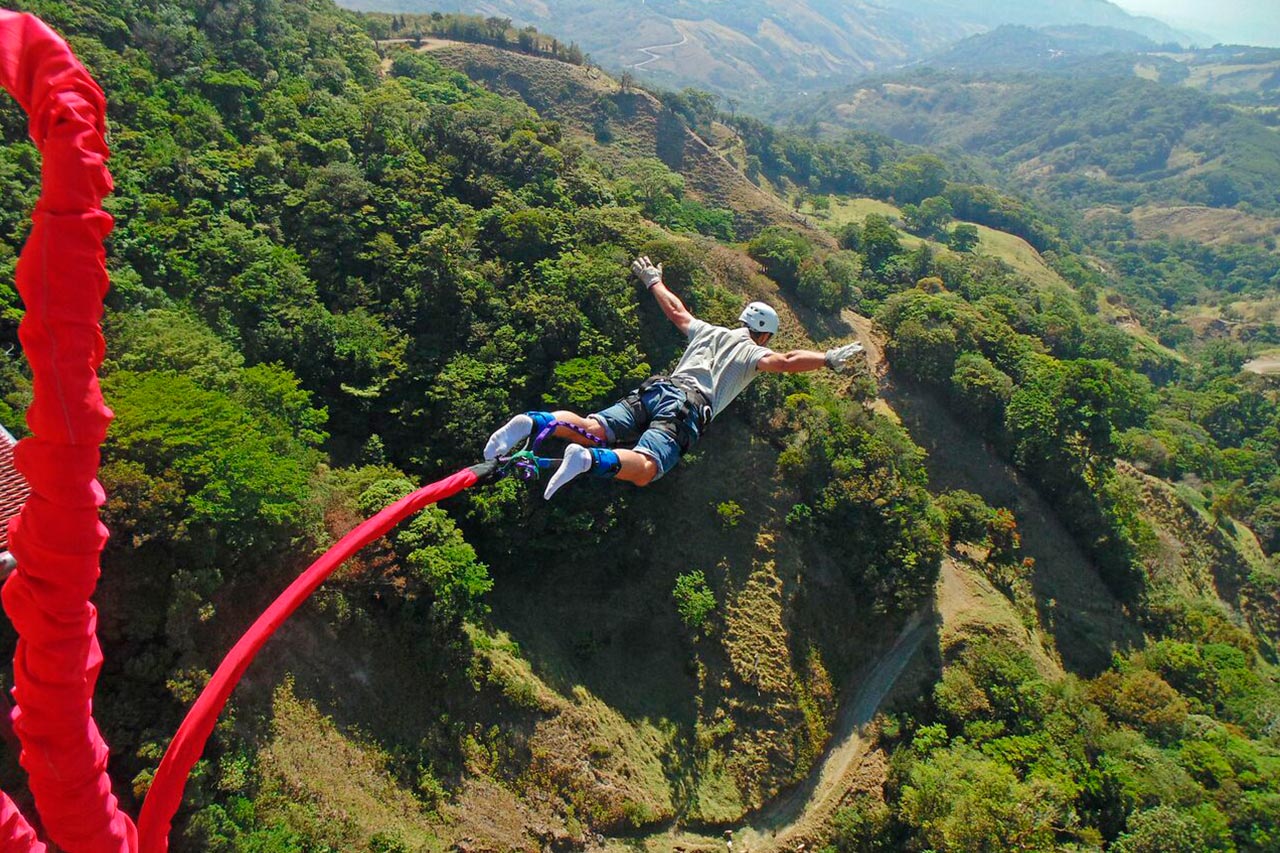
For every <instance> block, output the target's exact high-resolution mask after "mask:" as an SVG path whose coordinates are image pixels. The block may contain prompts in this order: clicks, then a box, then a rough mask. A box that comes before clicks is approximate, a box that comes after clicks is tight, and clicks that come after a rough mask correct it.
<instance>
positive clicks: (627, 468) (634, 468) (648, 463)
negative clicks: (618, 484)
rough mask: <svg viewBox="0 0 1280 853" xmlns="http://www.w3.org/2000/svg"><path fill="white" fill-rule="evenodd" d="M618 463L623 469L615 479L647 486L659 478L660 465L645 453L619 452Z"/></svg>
mask: <svg viewBox="0 0 1280 853" xmlns="http://www.w3.org/2000/svg"><path fill="white" fill-rule="evenodd" d="M614 452H615V453H617V454H618V461H619V462H621V463H622V468H621V469H619V471H618V473H617V474H615V475H614V479H617V480H625V481H627V482H628V483H634V484H635V485H637V486H647V485H649V484H650V483H651V482H653V478H654V477H656V476H658V463H657V462H654V461H653V460H652V459H650V458H649V457H648V456H645V455H644V454H643V453H637V452H636V451H634V450H617V451H614Z"/></svg>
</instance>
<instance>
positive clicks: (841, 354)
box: [823, 341, 866, 373]
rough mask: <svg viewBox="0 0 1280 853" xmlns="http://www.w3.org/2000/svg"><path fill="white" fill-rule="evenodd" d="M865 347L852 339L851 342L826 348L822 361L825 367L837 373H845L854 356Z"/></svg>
mask: <svg viewBox="0 0 1280 853" xmlns="http://www.w3.org/2000/svg"><path fill="white" fill-rule="evenodd" d="M865 349H866V348H865V347H864V346H863V345H862V344H860V343H858V342H857V341H854V342H853V343H851V344H845V345H844V346H842V347H836V348H835V349H829V350H827V355H826V358H824V359H823V361H825V362H826V364H827V367H829V368H831V369H832V370H834V371H836V372H837V373H846V372H848V371H849V370H850V369H851V368H852V366H853V360H854V357H855V356H859V355H861V354H862V353H863V352H864V351H865Z"/></svg>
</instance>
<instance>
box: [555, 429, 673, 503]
mask: <svg viewBox="0 0 1280 853" xmlns="http://www.w3.org/2000/svg"><path fill="white" fill-rule="evenodd" d="M551 414H552V415H553V416H555V419H556V420H558V421H563V422H564V423H567V424H573V425H574V426H576V427H578V428H579V429H582V430H585V431H586V432H589V433H590V434H591V435H594V436H595V437H596V438H598V439H600V440H601V441H605V440H606V438H607V436H606V435H605V431H604V426H602V425H601V423H600V422H599V421H598V420H596V419H595V418H585V417H583V416H582V415H576V414H574V413H573V412H552V413H551ZM555 435H556V438H563V439H565V440H566V441H571V442H573V443H574V444H582V445H585V446H587V447H595V446H596V445H595V444H594V443H593V442H591V441H590V440H589V439H587V438H584V437H583V436H582V435H580V434H579V433H577V432H574V431H573V430H571V429H565V428H564V427H558V428H557V429H556V432H555ZM616 452H617V454H618V461H619V462H620V463H622V468H621V470H619V471H618V473H617V475H615V479H618V480H625V481H626V482H628V483H634V484H635V485H637V486H647V485H649V483H651V482H652V481H653V478H654V477H656V476H658V463H656V462H654V461H653V460H652V459H651V458H649V457H648V456H645V455H644V454H643V453H637V452H636V451H634V450H617V451H616Z"/></svg>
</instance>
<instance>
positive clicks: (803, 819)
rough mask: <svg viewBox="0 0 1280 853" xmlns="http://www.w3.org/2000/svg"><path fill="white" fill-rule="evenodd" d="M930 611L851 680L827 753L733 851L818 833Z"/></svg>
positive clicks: (744, 831)
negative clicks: (854, 688)
mask: <svg viewBox="0 0 1280 853" xmlns="http://www.w3.org/2000/svg"><path fill="white" fill-rule="evenodd" d="M929 613H930V608H929V607H927V606H926V607H925V608H923V609H921V610H919V611H917V612H916V613H914V614H912V616H911V618H910V619H908V620H907V623H906V624H905V625H904V626H903V627H902V630H901V631H900V632H899V633H898V637H897V639H896V640H895V641H894V644H893V646H892V647H891V648H890V649H889V650H888V651H887V652H885V654H884V655H882V656H881V658H880V659H879V660H878V661H877V662H876V664H875V666H874V667H873V668H872V669H871V671H870V672H869V673H866V674H865V675H862V676H861V677H860V678H857V679H854V683H856V684H857V685H858V689H857V691H856V692H855V693H854V694H853V696H852V697H850V698H849V700H848V701H846V702H845V703H843V705H842V707H841V709H840V713H839V715H838V717H837V719H836V724H835V732H834V734H833V736H832V738H831V742H830V744H828V746H827V750H826V752H824V753H823V755H822V757H821V759H819V761H818V763H817V764H816V765H815V766H814V768H813V770H812V771H810V773H809V776H808V778H807V779H805V781H804V782H803V783H802V784H800V785H798V786H797V787H795V788H793V789H791V790H790V791H788V792H787V793H785V794H783V795H782V796H781V797H778V798H777V799H776V800H774V801H773V802H771V803H769V804H768V805H767V806H765V807H764V808H763V809H761V810H760V811H758V812H756V813H754V814H753V815H750V816H749V817H748V819H747V823H746V825H745V826H742V827H740V828H737V829H734V830H733V842H734V849H735V850H738V851H751V853H768V851H783V850H787V851H789V850H791V849H793V847H794V843H797V842H799V841H801V840H805V839H808V838H810V837H811V836H810V834H811V833H815V832H820V831H821V830H822V828H823V827H825V826H826V825H827V824H828V823H829V821H830V818H831V815H832V814H833V813H834V812H835V810H836V808H837V807H839V805H840V802H841V800H842V799H843V798H844V795H845V793H846V792H847V791H848V780H849V778H850V777H851V775H852V772H853V771H854V770H855V769H856V768H857V767H858V765H859V764H860V763H861V761H862V759H863V757H864V756H865V755H866V753H867V749H868V747H869V746H870V741H869V739H868V738H867V730H866V729H867V725H868V724H869V723H870V722H871V720H872V718H873V717H874V716H875V714H876V712H877V711H878V710H879V709H880V705H881V704H882V703H883V702H884V700H885V697H886V696H888V695H889V692H890V691H891V690H892V689H893V687H894V685H896V684H897V682H898V678H899V677H901V675H902V673H903V671H904V670H906V668H907V665H908V664H909V663H910V662H911V659H912V658H913V657H914V656H915V654H916V652H918V651H919V650H920V646H921V644H922V643H923V641H924V640H925V638H926V637H928V636H929V634H930V632H931V631H932V630H933V624H932V621H931V620H930V618H929ZM641 843H642V844H643V849H645V850H649V851H687V853H695V851H712V850H715V851H720V850H724V849H725V845H724V840H723V839H722V838H719V837H716V836H712V835H705V834H700V833H697V832H690V831H685V830H682V829H672V830H671V831H669V832H666V833H662V834H659V835H654V836H649V837H648V838H645V839H643V840H642V842H641ZM635 845H636V842H635V840H631V841H628V842H622V841H618V842H617V843H616V844H615V845H610V846H608V847H606V849H613V850H622V849H631V850H634V849H636V846H635Z"/></svg>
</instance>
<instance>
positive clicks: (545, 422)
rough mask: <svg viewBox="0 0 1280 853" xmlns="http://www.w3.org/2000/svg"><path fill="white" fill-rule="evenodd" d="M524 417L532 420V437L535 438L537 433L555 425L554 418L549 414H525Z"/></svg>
mask: <svg viewBox="0 0 1280 853" xmlns="http://www.w3.org/2000/svg"><path fill="white" fill-rule="evenodd" d="M525 414H526V415H528V416H529V417H531V418H533V435H534V437H535V438H536V437H537V435H538V433H540V432H542V431H543V430H544V429H546V428H547V427H549V426H551V425H552V424H553V423H555V421H556V419H555V416H554V415H552V414H551V413H550V412H525Z"/></svg>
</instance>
